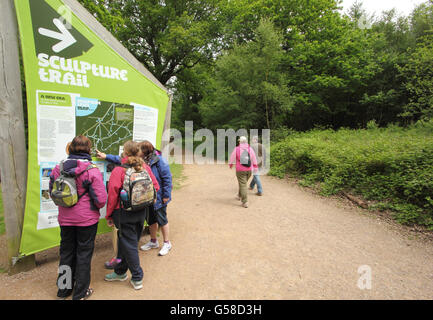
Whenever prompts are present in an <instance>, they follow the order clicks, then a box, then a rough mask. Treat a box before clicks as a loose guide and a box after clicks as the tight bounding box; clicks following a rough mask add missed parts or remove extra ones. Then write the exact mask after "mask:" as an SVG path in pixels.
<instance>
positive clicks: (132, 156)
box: [123, 140, 144, 171]
mask: <svg viewBox="0 0 433 320" xmlns="http://www.w3.org/2000/svg"><path fill="white" fill-rule="evenodd" d="M139 152H140V147H139V145H138V143H137V142H135V141H132V140H129V141H126V142H125V143H124V144H123V154H124V155H125V156H126V157H128V164H129V165H130V166H131V167H133V168H134V170H135V171H142V170H143V165H144V161H143V159H142V158H141V157H139V156H138V154H139Z"/></svg>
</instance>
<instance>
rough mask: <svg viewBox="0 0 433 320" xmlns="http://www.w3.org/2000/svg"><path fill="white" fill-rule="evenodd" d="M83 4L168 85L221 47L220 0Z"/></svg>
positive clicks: (104, 0) (85, 1)
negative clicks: (171, 80)
mask: <svg viewBox="0 0 433 320" xmlns="http://www.w3.org/2000/svg"><path fill="white" fill-rule="evenodd" d="M80 2H81V3H82V4H83V5H84V6H85V7H86V8H87V9H88V10H89V11H90V12H92V13H93V14H94V15H95V16H96V17H97V19H98V20H99V21H100V22H101V23H102V24H103V25H104V26H105V27H106V28H107V29H108V30H109V31H110V32H112V33H113V35H114V36H115V37H116V38H117V39H118V40H119V41H120V42H121V43H122V44H123V45H124V46H125V47H126V48H127V49H128V50H129V51H130V52H131V53H132V54H133V55H134V56H135V57H136V58H137V59H138V60H139V61H140V62H141V63H143V64H144V66H145V67H146V68H147V69H148V70H149V71H150V72H151V73H152V74H153V75H154V76H155V77H156V78H157V79H158V80H159V81H160V82H161V83H162V84H164V85H165V84H167V83H168V82H169V80H170V79H172V78H173V77H175V76H176V75H178V74H179V73H180V72H182V70H184V69H187V68H192V67H193V66H194V65H196V64H198V63H200V62H203V61H206V60H209V59H212V57H213V54H214V53H215V52H218V50H219V48H220V44H219V41H218V39H219V38H220V29H221V21H220V19H219V16H220V15H219V9H218V2H219V1H217V0H165V1H161V0H121V1H113V0H80Z"/></svg>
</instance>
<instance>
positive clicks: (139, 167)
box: [128, 156, 144, 172]
mask: <svg viewBox="0 0 433 320" xmlns="http://www.w3.org/2000/svg"><path fill="white" fill-rule="evenodd" d="M128 164H129V165H130V166H131V167H133V168H134V170H135V171H138V172H140V171H143V165H144V160H143V159H142V158H141V157H138V156H133V157H128Z"/></svg>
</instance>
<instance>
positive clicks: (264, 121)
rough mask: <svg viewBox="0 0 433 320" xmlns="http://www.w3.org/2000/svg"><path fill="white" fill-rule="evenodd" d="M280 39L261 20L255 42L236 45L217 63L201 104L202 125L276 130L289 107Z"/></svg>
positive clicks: (268, 25) (269, 25) (269, 26)
mask: <svg viewBox="0 0 433 320" xmlns="http://www.w3.org/2000/svg"><path fill="white" fill-rule="evenodd" d="M281 44H282V36H281V34H280V33H278V32H277V31H276V30H275V29H274V27H273V25H272V23H271V22H270V21H269V20H262V21H261V22H260V24H259V26H258V28H257V29H256V30H255V34H254V40H252V41H249V42H247V43H244V44H241V45H235V46H234V48H233V50H231V51H228V52H227V53H226V54H224V55H222V56H221V57H220V58H219V59H218V60H217V62H216V69H215V74H214V77H213V79H210V80H209V85H208V86H207V88H206V90H207V91H208V92H209V94H208V95H207V96H206V97H204V99H203V101H202V102H201V103H200V113H201V114H202V117H203V121H204V124H205V125H206V126H207V127H209V128H212V129H216V128H258V129H260V128H275V127H278V126H279V125H281V123H282V120H283V119H284V117H285V116H286V115H287V113H288V111H289V110H290V106H291V99H290V94H289V89H288V86H287V79H286V77H285V75H284V73H282V72H281V61H282V58H283V53H284V51H283V49H282V46H281Z"/></svg>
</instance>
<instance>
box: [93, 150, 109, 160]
mask: <svg viewBox="0 0 433 320" xmlns="http://www.w3.org/2000/svg"><path fill="white" fill-rule="evenodd" d="M96 157H98V158H100V159H105V158H107V155H106V154H105V153H103V152H101V151H99V150H98V149H96Z"/></svg>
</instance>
